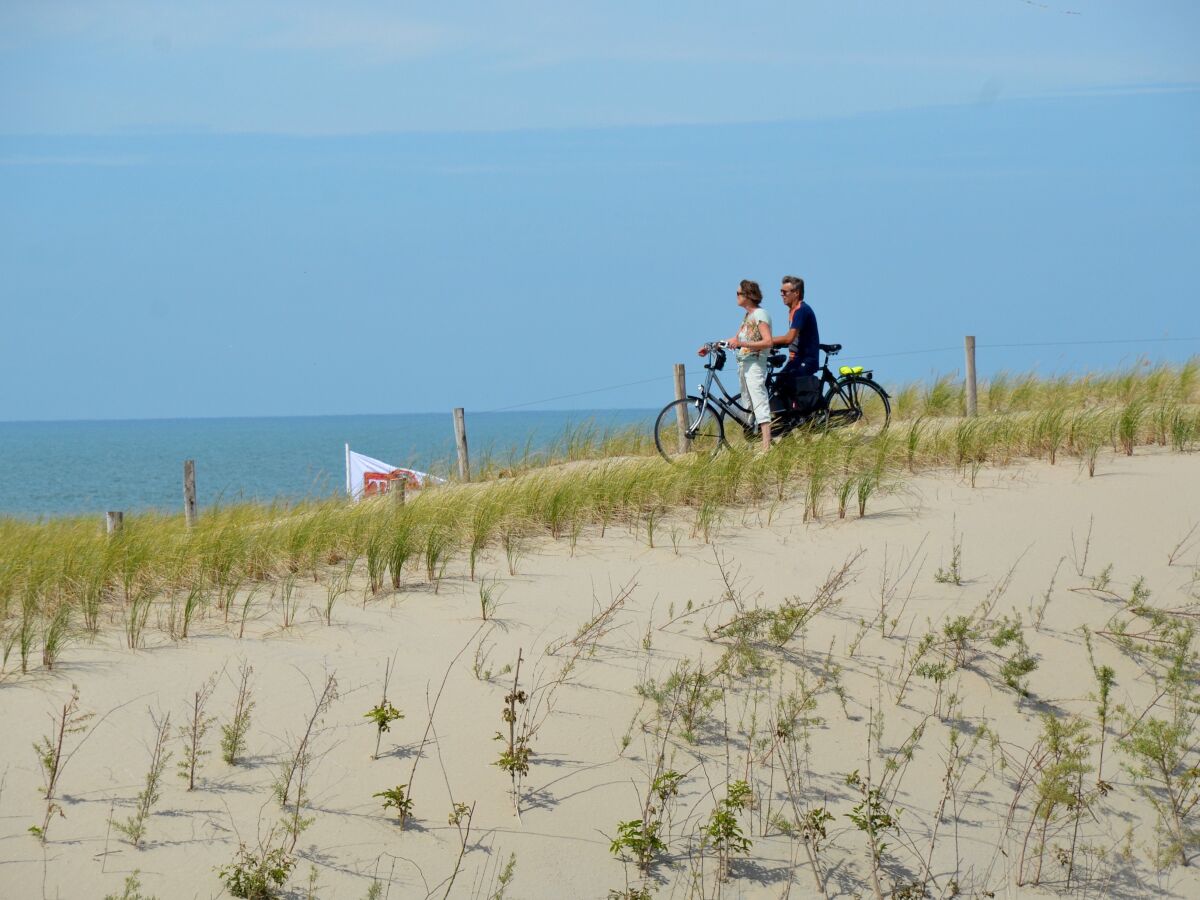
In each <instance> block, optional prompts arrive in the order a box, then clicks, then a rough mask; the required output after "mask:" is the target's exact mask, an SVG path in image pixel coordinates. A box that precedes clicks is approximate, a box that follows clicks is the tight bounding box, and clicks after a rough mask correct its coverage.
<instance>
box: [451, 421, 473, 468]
mask: <svg viewBox="0 0 1200 900" xmlns="http://www.w3.org/2000/svg"><path fill="white" fill-rule="evenodd" d="M454 445H455V446H456V447H457V448H458V477H459V478H460V479H462V480H463V481H470V480H471V460H470V457H468V455H467V419H466V416H465V415H464V413H463V408H462V407H461V406H456V407H455V408H454Z"/></svg>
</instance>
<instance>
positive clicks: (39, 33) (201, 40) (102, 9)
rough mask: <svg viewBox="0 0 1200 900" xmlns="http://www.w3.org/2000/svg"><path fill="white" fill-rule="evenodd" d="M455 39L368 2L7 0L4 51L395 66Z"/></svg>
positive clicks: (441, 28) (0, 35)
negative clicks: (33, 48) (306, 56)
mask: <svg viewBox="0 0 1200 900" xmlns="http://www.w3.org/2000/svg"><path fill="white" fill-rule="evenodd" d="M452 35H453V33H452V30H451V29H450V28H448V27H447V26H445V25H434V24H430V23H429V22H428V21H425V20H420V19H416V18H414V17H412V16H410V15H408V14H406V13H405V12H404V11H400V10H395V9H392V8H389V7H383V8H377V7H375V6H372V5H369V4H364V3H339V4H338V5H337V6H333V5H331V4H328V3H314V2H304V0H289V2H278V0H274V2H271V0H268V2H257V3H252V4H250V3H244V2H231V0H215V2H209V3H204V4H186V3H162V2H153V0H37V2H28V0H6V2H5V3H3V4H0V46H3V45H8V46H14V45H16V43H17V42H18V41H28V40H29V39H30V38H41V39H50V40H55V39H57V40H86V41H88V42H89V43H92V44H97V43H99V44H108V45H110V46H121V45H132V46H142V47H153V48H155V49H158V50H175V49H178V50H187V49H190V48H203V49H212V48H214V47H227V48H230V49H250V50H272V49H274V50H299V51H316V52H333V53H339V54H346V55H351V56H353V57H354V58H355V59H357V60H359V61H364V62H390V61H395V60H402V59H410V58H414V57H421V56H426V55H429V54H431V53H434V52H437V51H438V50H440V49H443V48H445V47H447V46H449V45H450V44H451V43H452V40H453V36H452Z"/></svg>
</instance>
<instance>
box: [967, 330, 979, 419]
mask: <svg viewBox="0 0 1200 900" xmlns="http://www.w3.org/2000/svg"><path fill="white" fill-rule="evenodd" d="M964 344H965V348H966V351H967V415H968V416H970V417H972V418H974V417H975V416H976V415H977V414H978V412H979V388H978V386H977V385H976V383H975V335H973V334H968V335H967V336H966V338H965V340H964Z"/></svg>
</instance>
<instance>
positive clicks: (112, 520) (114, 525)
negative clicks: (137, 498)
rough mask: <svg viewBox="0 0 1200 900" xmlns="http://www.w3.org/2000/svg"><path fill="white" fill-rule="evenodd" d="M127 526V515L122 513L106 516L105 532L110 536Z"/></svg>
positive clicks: (109, 513) (106, 514) (112, 513)
mask: <svg viewBox="0 0 1200 900" xmlns="http://www.w3.org/2000/svg"><path fill="white" fill-rule="evenodd" d="M124 525H125V513H123V512H121V511H119V510H118V511H116V512H106V513H105V514H104V530H105V531H106V532H107V533H108V534H116V533H117V532H118V531H120V530H121V528H122V527H124Z"/></svg>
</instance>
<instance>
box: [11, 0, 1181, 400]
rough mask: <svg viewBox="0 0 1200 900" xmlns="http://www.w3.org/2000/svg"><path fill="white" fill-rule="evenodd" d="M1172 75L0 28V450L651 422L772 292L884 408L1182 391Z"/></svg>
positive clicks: (1103, 30)
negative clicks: (460, 426)
mask: <svg viewBox="0 0 1200 900" xmlns="http://www.w3.org/2000/svg"><path fill="white" fill-rule="evenodd" d="M1198 48H1200V4H1197V3H1194V2H1152V0H1151V2H1144V3H1136V4H1134V3H1128V2H1093V0H1063V2H1058V0H1050V2H1047V3H1045V4H1043V3H1034V2H1026V0H974V2H970V3H964V2H952V0H940V2H932V0H931V2H905V3H878V2H853V0H839V2H837V3H829V2H807V0H790V2H742V3H738V4H733V3H727V2H722V3H704V2H698V0H686V2H660V3H655V4H646V3H643V2H613V0H608V2H603V3H584V2H569V3H562V2H557V3H549V2H545V3H529V2H508V3H503V4H500V3H490V2H489V3H457V2H448V3H441V4H426V5H418V4H414V3H400V2H387V3H384V2H379V3H366V2H342V3H337V4H334V3H328V2H325V3H320V2H308V0H286V2H255V3H245V2H221V0H217V2H203V3H202V2H198V0H196V2H178V0H176V2H164V0H158V2H151V0H80V2H74V0H36V2H25V0H3V2H0V384H2V385H3V388H2V389H0V420H14V419H18V420H19V419H61V418H141V417H188V416H222V415H291V414H322V413H369V412H389V413H390V412H418V411H442V410H446V409H448V408H450V407H452V406H460V405H461V406H466V407H467V408H468V409H469V410H471V409H474V410H490V409H496V408H502V407H506V406H510V405H515V404H523V403H528V402H531V401H541V400H547V401H548V402H545V403H542V404H541V408H585V407H656V406H659V405H661V403H663V402H665V400H666V399H668V398H669V394H670V390H671V387H670V366H671V364H672V363H673V362H676V361H690V360H692V359H694V357H693V356H692V355H691V354H692V353H693V352H694V348H695V347H696V346H697V345H698V344H699V343H700V342H701V341H703V340H706V339H711V338H714V337H722V336H727V335H729V334H731V333H732V332H733V331H734V330H735V328H736V325H737V322H738V319H739V311H738V310H737V308H736V306H735V305H734V290H735V287H736V284H737V281H738V280H739V279H740V278H744V277H750V278H757V279H759V280H760V281H761V282H762V283H763V286H764V291H765V293H766V295H767V298H768V300H767V308H768V309H769V310H770V311H772V312H773V313H775V318H776V322H777V323H778V324H782V319H783V315H782V314H783V307H782V306H781V305H780V304H779V301H778V280H779V278H780V276H782V275H784V274H788V273H795V274H799V275H802V276H804V277H805V278H806V280H807V282H808V288H809V300H810V302H811V305H812V306H813V308H814V310H815V311H816V313H817V315H818V318H819V320H820V323H821V328H822V336H823V337H824V338H825V339H826V340H831V341H839V342H841V343H843V344H845V345H846V347H847V351H846V353H845V356H844V361H847V362H855V361H862V362H865V363H867V364H870V365H874V366H875V367H876V371H877V374H878V375H879V376H880V377H881V379H882V380H884V381H885V382H889V383H898V382H901V381H907V380H912V379H919V378H925V377H928V376H929V375H930V374H932V373H940V372H947V371H953V370H954V369H956V368H957V367H959V366H960V365H961V351H960V350H959V349H957V348H960V347H961V344H962V336H963V335H964V334H975V335H977V337H978V340H979V344H980V368H981V371H982V372H983V373H985V374H987V373H989V372H994V371H996V370H999V369H1009V370H1022V369H1026V368H1030V367H1034V366H1036V367H1037V368H1038V369H1039V370H1040V371H1042V372H1055V371H1063V370H1081V369H1086V368H1089V367H1101V366H1111V365H1117V364H1129V363H1131V362H1133V361H1135V360H1136V359H1137V358H1138V357H1139V356H1140V355H1142V354H1145V355H1147V356H1149V357H1150V358H1152V359H1171V360H1181V359H1185V358H1187V357H1188V356H1191V355H1194V354H1197V353H1200V311H1198V310H1200V306H1198V303H1197V301H1198V299H1200V298H1198V297H1197V291H1196V287H1195V285H1196V283H1197V275H1198V272H1197V268H1198V265H1197V260H1198V259H1200V252H1198V250H1200V52H1198ZM1148 338H1156V339H1162V338H1171V339H1172V340H1171V341H1162V340H1159V341H1158V342H1156V343H1142V342H1141V341H1142V340H1143V339H1148ZM1181 339H1185V340H1181ZM1102 341H1112V342H1116V343H1097V342H1102ZM1029 343H1045V344H1052V345H1053V346H1042V347H1024V348H1014V347H1009V346H999V345H1011V344H1029ZM912 351H929V352H912ZM652 378H657V379H659V380H658V381H655V382H651V383H647V384H632V385H629V386H627V387H623V388H616V389H606V390H596V391H595V392H594V393H584V392H589V391H593V390H594V389H601V388H610V387H611V386H613V385H620V384H625V383H628V382H640V381H643V380H644V379H652ZM548 398H558V399H548Z"/></svg>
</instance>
